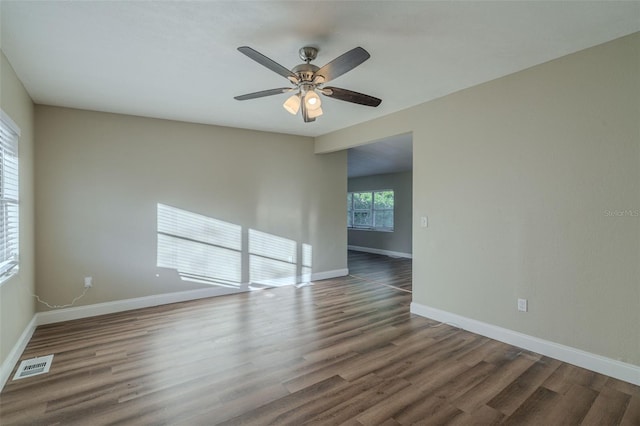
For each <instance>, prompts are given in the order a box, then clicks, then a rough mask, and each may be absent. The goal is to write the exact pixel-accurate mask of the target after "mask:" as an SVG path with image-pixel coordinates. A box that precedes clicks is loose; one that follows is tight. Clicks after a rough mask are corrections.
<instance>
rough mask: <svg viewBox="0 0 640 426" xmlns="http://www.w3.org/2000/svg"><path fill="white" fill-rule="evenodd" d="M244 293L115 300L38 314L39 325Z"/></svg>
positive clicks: (186, 293) (205, 291)
mask: <svg viewBox="0 0 640 426" xmlns="http://www.w3.org/2000/svg"><path fill="white" fill-rule="evenodd" d="M242 291H244V290H240V289H232V288H221V287H215V288H201V289H196V290H187V291H179V292H175V293H164V294H156V295H153V296H145V297H136V298H134V299H124V300H115V301H113V302H104V303H95V304H93V305H85V306H76V307H73V308H65V309H57V310H53V311H46V312H38V313H37V314H36V317H37V325H44V324H52V323H56V322H62V321H70V320H75V319H80V318H88V317H95V316H98V315H105V314H113V313H116V312H123V311H130V310H132V309H140V308H149V307H152V306H159V305H167V304H169V303H177V302H185V301H187V300H196V299H204V298H206V297H214V296H224V295H227V294H235V293H240V292H242Z"/></svg>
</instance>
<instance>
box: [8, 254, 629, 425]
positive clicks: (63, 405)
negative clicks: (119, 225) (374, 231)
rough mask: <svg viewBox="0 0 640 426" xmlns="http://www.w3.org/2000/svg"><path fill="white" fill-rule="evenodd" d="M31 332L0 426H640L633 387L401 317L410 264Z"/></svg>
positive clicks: (356, 259)
mask: <svg viewBox="0 0 640 426" xmlns="http://www.w3.org/2000/svg"><path fill="white" fill-rule="evenodd" d="M349 258H350V264H349V269H350V271H351V272H352V273H353V274H354V275H355V276H347V277H341V278H335V279H330V280H325V281H321V282H316V283H312V285H307V286H301V287H295V286H289V287H280V288H273V289H265V290H262V291H256V292H249V293H242V294H236V295H231V296H222V297H216V298H210V299H201V300H195V301H187V302H180V303H175V304H171V305H163V306H157V307H152V308H145V309H137V310H132V311H127V312H119V313H115V314H109V315H102V316H98V317H93V318H86V319H82V320H76V321H67V322H63V323H57V324H50V325H45V326H40V327H38V328H37V329H36V331H35V333H34V334H33V336H32V338H31V340H30V342H29V344H28V345H27V347H26V349H25V351H24V352H23V354H22V357H21V359H27V358H30V357H33V356H36V355H43V354H49V353H50V354H53V355H54V361H53V364H52V366H51V370H50V371H49V373H47V374H44V375H39V376H33V377H30V378H26V379H22V380H17V381H12V380H10V381H9V382H7V384H6V386H5V387H4V389H3V390H2V393H0V424H2V425H3V426H4V425H25V424H34V425H40V424H42V425H45V424H46V425H82V426H85V425H91V426H94V425H95V426H99V425H107V424H126V425H151V424H153V425H156V424H158V425H159V424H171V425H189V426H192V425H217V424H226V425H260V426H262V425H268V424H274V425H278V426H281V425H296V426H299V425H303V424H310V425H325V424H327V425H334V424H336V425H337V424H344V425H351V426H363V425H389V426H393V425H400V424H402V425H405V424H418V425H432V424H452V425H455V424H457V425H473V424H478V425H490V424H500V423H504V424H514V425H526V424H543V425H544V424H562V425H565V424H580V423H583V424H598V425H609V424H623V425H636V424H638V423H640V420H639V418H640V403H639V402H638V401H640V387H638V386H634V385H631V384H629V383H626V382H622V381H620V380H616V379H612V378H609V377H606V376H603V375H600V374H597V373H593V372H590V371H587V370H584V369H581V368H578V367H574V366H571V365H568V364H565V363H561V362H559V361H555V360H550V359H549V358H546V357H543V356H542V355H540V354H536V353H533V352H529V351H526V350H523V349H520V348H516V347H513V346H510V345H507V344H504V343H500V342H497V341H494V340H491V339H488V338H486V337H482V336H478V335H475V334H473V333H469V332H467V331H464V330H460V329H458V328H456V327H453V326H451V325H447V324H440V323H438V322H436V321H433V320H430V319H427V318H423V317H419V316H416V315H412V314H411V313H410V310H409V309H410V304H411V293H410V291H411V260H409V259H391V258H388V257H385V256H380V255H370V254H367V253H354V252H350V253H349Z"/></svg>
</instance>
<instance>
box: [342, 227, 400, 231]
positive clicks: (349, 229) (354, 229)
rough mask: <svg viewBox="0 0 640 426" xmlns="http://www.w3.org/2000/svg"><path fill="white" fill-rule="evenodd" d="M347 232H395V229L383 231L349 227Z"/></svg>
mask: <svg viewBox="0 0 640 426" xmlns="http://www.w3.org/2000/svg"><path fill="white" fill-rule="evenodd" d="M347 231H365V232H393V229H382V228H353V227H351V228H349V227H347Z"/></svg>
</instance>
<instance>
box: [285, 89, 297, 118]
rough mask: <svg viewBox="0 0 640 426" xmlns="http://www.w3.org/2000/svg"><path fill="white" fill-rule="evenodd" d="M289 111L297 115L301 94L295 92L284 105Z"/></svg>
mask: <svg viewBox="0 0 640 426" xmlns="http://www.w3.org/2000/svg"><path fill="white" fill-rule="evenodd" d="M282 107H283V108H284V109H286V110H287V111H288V112H289V113H291V114H293V115H296V114H297V113H298V110H299V109H300V95H298V94H295V95H293V96H291V97H290V98H289V99H287V100H286V101H285V102H284V104H283V105H282Z"/></svg>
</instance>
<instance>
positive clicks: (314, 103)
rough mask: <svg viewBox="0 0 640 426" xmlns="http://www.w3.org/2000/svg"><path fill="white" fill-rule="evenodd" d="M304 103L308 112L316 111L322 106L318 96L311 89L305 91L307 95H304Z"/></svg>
mask: <svg viewBox="0 0 640 426" xmlns="http://www.w3.org/2000/svg"><path fill="white" fill-rule="evenodd" d="M304 103H305V105H306V106H307V109H308V110H309V111H313V110H316V109H318V108H320V106H321V105H322V101H321V100H320V96H318V94H317V93H316V92H315V90H313V89H312V90H309V91H307V93H306V94H305V95H304Z"/></svg>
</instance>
